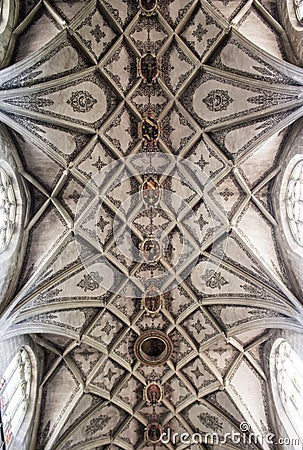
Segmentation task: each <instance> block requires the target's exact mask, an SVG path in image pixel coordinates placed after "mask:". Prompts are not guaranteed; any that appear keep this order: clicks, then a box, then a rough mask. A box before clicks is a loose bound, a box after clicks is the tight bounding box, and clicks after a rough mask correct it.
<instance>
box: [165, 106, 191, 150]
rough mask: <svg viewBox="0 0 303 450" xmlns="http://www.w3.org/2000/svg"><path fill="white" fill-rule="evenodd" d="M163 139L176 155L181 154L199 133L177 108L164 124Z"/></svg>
mask: <svg viewBox="0 0 303 450" xmlns="http://www.w3.org/2000/svg"><path fill="white" fill-rule="evenodd" d="M161 128H162V130H161V138H162V140H163V141H164V142H165V144H166V145H167V147H168V148H169V149H170V151H171V152H172V153H174V154H180V153H181V152H182V151H183V150H184V149H185V148H186V147H187V146H188V145H189V143H190V142H191V140H192V139H193V137H194V136H195V134H196V133H197V131H196V129H195V127H194V125H193V123H192V122H191V121H190V120H189V119H188V118H187V117H186V116H185V115H184V114H183V112H181V111H180V110H179V109H178V108H177V107H176V106H173V108H172V109H171V110H170V111H169V113H168V114H167V115H166V117H165V119H164V120H163V122H162V127H161Z"/></svg>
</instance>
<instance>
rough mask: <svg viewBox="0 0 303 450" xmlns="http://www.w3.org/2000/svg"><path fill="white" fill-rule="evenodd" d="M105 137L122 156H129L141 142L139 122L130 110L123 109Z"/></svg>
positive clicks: (108, 128) (107, 129) (110, 125)
mask: <svg viewBox="0 0 303 450" xmlns="http://www.w3.org/2000/svg"><path fill="white" fill-rule="evenodd" d="M104 135H105V137H106V138H107V139H108V140H109V142H110V143H111V144H112V145H114V146H115V148H116V149H117V150H118V151H119V152H121V153H122V155H127V154H128V153H129V152H130V151H131V150H132V149H133V148H134V146H135V144H136V143H137V142H138V141H139V136H138V121H137V119H136V117H135V116H134V114H133V113H132V112H131V111H130V110H129V109H128V108H126V107H123V108H122V109H121V110H120V111H119V112H118V113H117V115H116V116H115V117H114V118H113V120H112V121H111V123H110V124H109V125H108V127H107V128H106V130H105V131H104Z"/></svg>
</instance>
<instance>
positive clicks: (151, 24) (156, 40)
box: [129, 15, 169, 55]
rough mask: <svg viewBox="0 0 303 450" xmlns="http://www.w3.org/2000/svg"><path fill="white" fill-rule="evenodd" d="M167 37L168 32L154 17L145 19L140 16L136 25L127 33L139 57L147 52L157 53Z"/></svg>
mask: <svg viewBox="0 0 303 450" xmlns="http://www.w3.org/2000/svg"><path fill="white" fill-rule="evenodd" d="M168 36H169V33H168V31H167V30H166V29H165V27H164V26H163V25H162V24H161V22H160V21H159V20H158V18H157V17H156V16H152V17H146V16H143V15H140V17H139V19H138V21H137V23H136V24H135V26H134V27H132V30H131V32H130V33H129V37H130V39H131V40H132V42H133V43H134V45H135V46H136V48H137V50H138V51H139V52H140V53H141V55H144V53H146V51H147V50H148V51H152V52H153V53H158V52H159V50H160V49H161V47H162V46H163V44H164V43H165V41H166V40H167V38H168Z"/></svg>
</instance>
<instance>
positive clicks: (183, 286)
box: [0, 0, 303, 450]
mask: <svg viewBox="0 0 303 450" xmlns="http://www.w3.org/2000/svg"><path fill="white" fill-rule="evenodd" d="M256 30H258V31H257V32H256ZM9 51H10V53H11V54H12V59H11V61H10V63H9V65H8V66H7V67H6V68H4V69H2V70H1V72H0V120H1V122H2V124H4V125H5V127H6V129H8V130H9V132H10V135H11V138H12V139H13V143H14V146H15V150H14V151H15V152H16V155H18V158H20V161H19V163H18V164H19V165H18V171H19V176H20V179H21V180H22V183H23V187H24V192H25V194H24V196H25V197H26V198H27V214H26V215H23V216H22V215H21V219H20V220H22V221H23V223H22V226H23V229H24V232H23V234H22V243H21V244H20V248H19V252H20V253H19V259H20V261H21V260H22V265H20V264H19V266H17V267H16V270H15V274H14V276H12V275H11V283H10V288H9V290H8V291H7V292H5V289H4V287H1V289H2V295H3V299H4V300H3V305H2V316H1V317H2V318H1V327H0V330H1V331H0V333H1V336H2V338H3V339H5V338H8V337H12V336H15V335H19V334H27V333H31V334H32V335H34V337H35V340H36V342H37V343H38V344H39V345H41V346H42V347H43V348H44V350H45V360H46V366H45V373H44V376H43V379H42V382H41V386H40V393H41V398H40V400H41V402H40V407H39V408H37V411H36V428H35V432H34V433H33V443H32V448H33V449H37V450H84V449H87V450H97V449H111V450H114V449H115V450H118V449H126V450H131V449H147V448H152V447H150V444H148V443H146V441H145V435H144V429H145V427H146V426H147V425H148V424H149V423H150V422H152V421H154V420H156V422H158V423H160V424H161V425H162V426H163V427H169V428H171V429H172V430H174V431H177V432H179V433H181V432H188V433H193V432H194V431H197V430H199V431H200V432H201V433H207V432H208V433H212V432H216V433H219V435H224V434H225V433H228V432H230V433H231V431H232V430H235V431H236V432H238V431H240V428H239V427H240V423H241V422H247V423H249V424H250V426H251V429H252V430H253V432H254V433H259V434H264V433H266V432H268V431H271V430H272V423H271V419H270V413H269V408H268V392H267V379H266V375H265V372H264V361H263V358H262V346H263V344H264V342H266V341H267V339H269V337H270V335H271V330H276V329H281V328H285V329H292V330H301V329H302V323H301V317H302V316H301V314H302V310H301V305H300V302H299V301H298V299H297V298H296V296H295V292H297V291H296V288H294V286H293V284H292V281H291V277H289V273H288V272H287V270H286V267H285V264H284V263H283V260H282V257H281V251H280V248H279V243H278V242H281V240H280V241H279V240H278V238H277V233H278V232H279V227H278V224H277V220H276V217H275V214H274V212H273V208H272V189H273V183H274V181H275V179H276V176H277V174H278V173H279V172H280V170H281V167H282V163H283V161H282V160H281V152H282V149H283V146H284V143H285V140H286V139H287V136H288V133H289V129H290V126H291V125H292V123H293V122H295V121H296V120H298V119H299V118H300V117H301V116H302V113H303V96H302V94H303V86H302V69H301V68H299V67H297V66H295V65H293V64H291V63H290V62H286V60H288V61H291V62H296V60H295V57H294V56H292V55H291V53H290V46H289V43H288V40H287V36H286V34H285V32H284V30H283V28H282V26H281V24H280V23H279V19H278V16H277V12H276V6H275V2H273V1H268V0H263V1H261V0H260V1H258V0H254V1H245V0H209V1H206V0H183V1H177V0H163V1H159V5H158V7H157V8H156V10H155V12H154V13H153V14H151V15H146V14H145V13H144V11H142V10H141V9H140V7H139V2H137V1H126V0H112V1H110V0H100V1H97V0H91V1H87V2H85V1H78V0H75V1H70V0H64V1H59V0H58V1H57V0H53V1H50V0H49V1H46V0H44V1H42V0H41V1H26V2H22V5H20V12H19V22H18V23H17V24H16V27H15V31H14V32H13V37H12V42H11V44H10V50H9ZM147 53H151V54H152V55H155V56H156V58H157V64H158V69H157V75H158V76H157V77H156V78H155V79H154V80H153V81H152V82H151V83H149V82H146V81H145V80H143V79H142V72H141V73H140V71H139V70H138V66H140V61H141V58H142V56H144V55H145V54H147ZM148 117H149V118H150V120H151V122H153V123H154V124H155V126H154V127H153V133H156V135H157V136H156V137H157V139H154V138H152V137H151V136H150V135H148V136H149V137H146V135H144V128H143V131H142V123H143V121H144V120H145V119H146V118H148ZM140 124H141V125H140ZM146 126H147V124H146ZM155 128H157V130H156V131H155ZM140 129H141V131H140ZM3 130H4V129H3ZM149 132H150V131H149ZM4 133H6V131H3V133H2V135H4ZM154 137H155V136H154ZM148 140H149V141H150V142H147V141H148ZM2 141H3V142H5V138H3V139H2ZM6 142H7V144H6V145H7V146H9V145H11V141H8V139H6ZM3 146H5V144H3ZM126 161H127V164H126ZM182 164H183V165H182ZM187 164H188V165H189V166H188V167H190V168H191V170H189V171H188V172H186V173H185V169H186V168H187ZM184 167H185V169H184ZM151 173H152V174H154V177H157V180H158V182H159V186H161V187H162V188H163V189H165V192H170V193H173V195H175V196H176V197H178V198H181V199H182V202H180V204H178V202H177V204H175V203H174V197H173V195H172V196H171V197H169V196H168V198H166V200H165V202H166V203H165V204H166V209H164V208H162V209H161V203H160V204H159V205H158V206H156V207H155V208H154V209H153V210H152V216H153V217H152V219H151V218H150V209H145V210H144V208H143V209H142V210H141V209H140V208H139V207H138V205H137V203H138V202H139V203H140V202H141V203H142V200H141V197H140V189H141V187H142V185H143V183H144V180H145V177H146V175H148V174H151ZM96 180H99V181H98V182H99V183H100V184H99V185H98V183H97V184H96ZM101 191H102V192H101ZM100 192H101V193H100ZM138 192H139V196H138ZM105 194H106V195H105ZM207 199H208V200H207ZM208 201H209V202H211V203H207V202H208ZM184 204H186V205H187V206H186V207H187V208H189V209H190V211H191V214H192V215H189V214H188V213H187V210H186V209H185V207H184ZM210 205H211V206H210ZM129 217H132V218H133V220H132V224H131V226H130V228H129V229H128V226H129V225H128V220H129ZM176 217H177V218H178V220H177V219H176ZM150 220H151V221H152V222H150ZM181 222H182V226H181ZM113 229H114V230H115V233H114V234H113ZM157 230H160V232H161V233H162V234H161V236H162V235H163V236H165V243H166V244H165V245H166V247H165V251H164V253H163V254H162V256H161V258H160V259H159V260H158V261H156V262H155V263H153V264H151V265H149V264H148V262H147V261H143V260H139V261H133V260H132V259H131V257H129V255H128V256H127V255H125V254H123V251H121V241H123V237H125V236H127V238H129V237H130V236H131V238H132V240H133V242H134V245H136V244H138V243H140V242H141V243H142V242H144V239H147V238H148V237H149V236H150V235H154V234H155V233H156V231H157ZM197 230H198V231H197ZM196 232H197V233H198V234H199V233H200V238H197V233H196ZM195 233H196V234H195ZM127 238H125V245H126V247H127V246H128V245H129V241H127ZM160 240H161V239H160ZM138 245H139V244H138ZM79 246H80V247H79ZM79 248H80V250H79ZM127 248H128V247H127ZM81 251H82V254H81ZM101 255H102V260H101ZM193 257H195V258H196V259H195V260H194V265H193ZM104 259H105V260H106V261H109V262H110V264H107V265H104ZM177 263H178V264H179V263H180V264H179V266H178V271H175V272H174V271H172V272H170V270H171V269H172V268H173V267H174V266H175V265H176V264H177ZM168 272H170V273H172V278H170V279H168V278H166V274H167V273H168ZM117 273H119V274H123V280H124V281H125V280H129V278H130V277H132V279H135V280H136V283H137V284H136V283H135V284H131V286H129V285H125V284H123V283H122V282H121V283H120V284H119V283H118V281H117V277H118V276H117ZM155 275H157V276H163V277H164V282H165V283H167V288H166V289H165V290H164V291H165V292H164V293H163V305H162V308H161V310H160V312H158V313H157V314H148V313H147V312H146V310H145V309H144V308H143V307H142V298H143V299H144V289H146V284H145V280H146V279H148V280H149V281H150V280H151V278H152V277H153V276H155ZM118 278H119V277H118ZM119 280H120V278H119ZM164 282H163V283H164ZM126 284H127V283H126ZM142 286H143V290H142ZM162 288H163V286H162V285H161V289H162ZM138 292H139V293H141V294H142V295H140V294H138ZM140 297H141V298H140ZM150 329H157V330H160V331H162V332H164V333H165V334H166V335H167V336H169V338H170V340H171V342H172V355H171V357H170V358H169V360H168V361H167V362H166V363H165V364H162V365H158V366H151V367H149V366H144V365H143V364H141V363H140V362H139V361H138V360H137V359H136V357H135V354H134V345H135V342H136V339H137V337H138V336H139V335H140V334H142V333H143V332H144V331H146V330H150ZM243 380H245V383H244V382H243ZM151 381H155V382H158V383H160V385H161V386H162V389H163V399H162V402H161V403H160V404H159V405H157V406H156V407H155V411H153V408H152V407H151V406H150V405H148V404H147V403H146V401H145V400H144V399H143V391H144V387H145V386H146V385H147V384H148V383H150V382H151ZM156 448H170V449H173V448H176V447H175V446H174V445H172V444H171V443H169V444H167V445H164V444H163V445H160V444H157V447H156ZM180 448H181V447H180ZM182 448H186V446H183V447H182ZM187 448H192V449H198V448H201V449H204V450H207V449H213V450H217V449H218V448H219V447H217V446H216V445H211V444H199V445H198V444H197V445H192V446H187ZM220 448H221V447H220ZM225 448H226V449H227V448H228V449H237V448H243V446H242V445H240V444H239V446H237V445H236V444H230V445H229V446H226V447H225ZM245 448H247V449H261V448H262V449H268V448H271V447H270V446H269V445H268V444H264V445H263V446H260V445H259V444H247V446H246V447H245Z"/></svg>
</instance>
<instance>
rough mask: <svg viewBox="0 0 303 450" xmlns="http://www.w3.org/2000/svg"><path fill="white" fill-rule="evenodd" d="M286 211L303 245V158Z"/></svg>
mask: <svg viewBox="0 0 303 450" xmlns="http://www.w3.org/2000/svg"><path fill="white" fill-rule="evenodd" d="M302 7H303V6H302ZM286 212H287V219H288V224H289V228H290V230H291V234H292V236H293V238H294V239H295V241H296V242H297V244H299V245H300V246H301V247H303V159H301V160H299V161H298V162H297V164H296V165H295V166H294V168H293V170H292V172H291V174H290V176H289V179H288V183H287V189H286Z"/></svg>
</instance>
